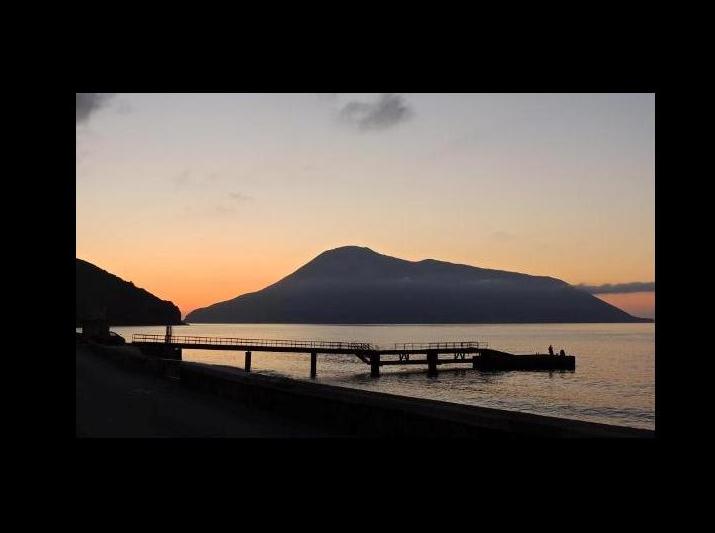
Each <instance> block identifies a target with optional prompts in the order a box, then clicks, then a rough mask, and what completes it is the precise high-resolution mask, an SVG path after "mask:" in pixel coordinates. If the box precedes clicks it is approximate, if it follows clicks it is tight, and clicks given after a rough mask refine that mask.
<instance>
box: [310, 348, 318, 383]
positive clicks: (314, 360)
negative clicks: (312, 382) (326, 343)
mask: <svg viewBox="0 0 715 533" xmlns="http://www.w3.org/2000/svg"><path fill="white" fill-rule="evenodd" d="M316 375H318V352H310V377H311V378H314V377H315V376H316Z"/></svg>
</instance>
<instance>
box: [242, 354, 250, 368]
mask: <svg viewBox="0 0 715 533" xmlns="http://www.w3.org/2000/svg"><path fill="white" fill-rule="evenodd" d="M243 368H244V370H245V371H246V372H250V371H251V352H246V362H245V364H244V365H243Z"/></svg>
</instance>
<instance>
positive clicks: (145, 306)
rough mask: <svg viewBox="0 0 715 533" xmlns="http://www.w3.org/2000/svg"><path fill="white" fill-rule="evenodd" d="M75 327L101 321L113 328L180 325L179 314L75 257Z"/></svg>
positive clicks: (113, 276)
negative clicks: (100, 319)
mask: <svg viewBox="0 0 715 533" xmlns="http://www.w3.org/2000/svg"><path fill="white" fill-rule="evenodd" d="M75 271H76V273H75V297H76V307H75V324H76V326H77V327H79V326H81V325H82V322H83V321H84V320H87V319H96V318H102V319H106V321H107V322H108V323H109V324H111V325H113V326H145V325H146V326H148V325H165V324H171V325H176V324H182V323H183V322H182V321H181V311H179V308H178V307H177V306H175V305H174V304H173V303H172V302H170V301H167V300H162V299H160V298H157V297H156V296H154V295H153V294H151V293H150V292H148V291H146V290H144V289H140V288H139V287H136V286H134V284H133V283H132V282H129V281H124V280H123V279H121V278H119V277H117V276H115V275H114V274H110V273H109V272H107V271H106V270H102V269H101V268H99V267H97V266H95V265H93V264H92V263H89V262H87V261H83V260H82V259H78V258H75Z"/></svg>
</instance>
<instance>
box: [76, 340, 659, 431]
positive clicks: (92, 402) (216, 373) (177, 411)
mask: <svg viewBox="0 0 715 533" xmlns="http://www.w3.org/2000/svg"><path fill="white" fill-rule="evenodd" d="M76 374H77V393H76V431H77V436H80V437H268V438H275V437H279V438H280V437H341V436H345V437H398V438H400V437H401V438H404V437H409V438H455V437H461V438H497V439H504V438H507V439H509V438H511V439H517V438H524V437H527V438H529V437H532V438H651V437H653V436H654V432H653V431H649V430H642V429H635V428H624V427H618V426H610V425H606V424H596V423H592V422H584V421H579V420H567V419H561V418H555V417H547V416H539V415H533V414H529V413H519V412H515V411H504V410H500V409H489V408H485V407H477V406H470V405H460V404H454V403H449V402H441V401H434V400H426V399H422V398H409V397H404V396H396V395H392V394H384V393H378V392H371V391H362V390H357V389H349V388H344V387H335V386H331V385H325V384H320V383H312V382H307V381H299V380H293V379H289V378H282V377H275V376H264V375H260V374H252V373H246V372H244V371H242V370H240V369H237V368H232V367H222V366H216V365H206V364H201V363H193V362H185V361H175V360H169V359H160V358H157V357H153V356H146V355H144V354H142V353H141V352H140V351H139V350H138V349H137V348H136V347H131V346H122V347H104V346H98V345H92V344H80V343H78V344H77V350H76Z"/></svg>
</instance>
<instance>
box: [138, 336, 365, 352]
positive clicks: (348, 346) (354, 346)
mask: <svg viewBox="0 0 715 533" xmlns="http://www.w3.org/2000/svg"><path fill="white" fill-rule="evenodd" d="M132 342H137V343H157V344H166V343H169V344H189V345H191V344H195V345H209V344H210V345H221V346H262V347H276V348H307V349H309V348H323V349H329V350H374V349H376V347H375V346H373V345H371V344H369V343H365V342H333V341H295V340H287V339H240V338H235V337H199V336H194V335H171V336H170V337H167V336H166V335H162V334H146V333H135V334H134V335H132Z"/></svg>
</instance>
